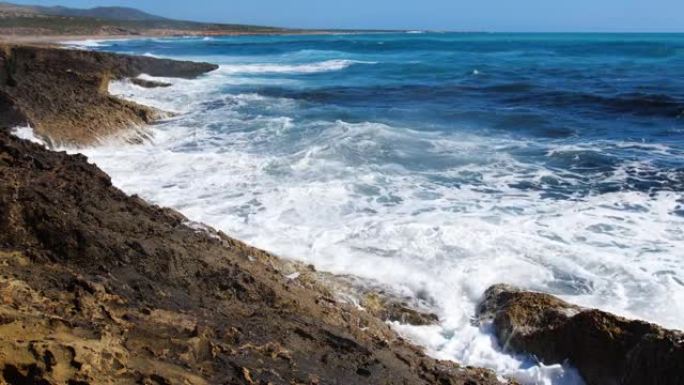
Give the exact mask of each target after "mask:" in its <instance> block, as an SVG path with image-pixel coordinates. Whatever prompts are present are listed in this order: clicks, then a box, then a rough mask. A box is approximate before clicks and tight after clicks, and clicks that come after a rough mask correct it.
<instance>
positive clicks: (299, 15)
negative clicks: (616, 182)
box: [9, 0, 684, 32]
mask: <svg viewBox="0 0 684 385" xmlns="http://www.w3.org/2000/svg"><path fill="white" fill-rule="evenodd" d="M9 1H12V0H9ZM14 2H16V3H23V4H40V5H56V4H59V5H66V6H72V7H92V6H100V5H120V6H129V7H135V8H139V9H143V10H145V11H148V12H151V13H155V14H159V15H162V16H167V17H173V18H181V19H191V20H200V21H216V22H227V23H248V24H262V25H274V26H285V27H303V28H377V29H382V28H397V29H439V30H456V31H550V32H557V31H577V32H587V31H597V32H603V31H606V32H610V31H627V32H639V31H641V32H658V31H662V32H684V0H469V1H464V0H419V1H415V0H414V1H406V0H404V1H402V0H223V1H219V0H146V1H139V0H138V1H133V0H102V1H100V0H52V1H41V0H35V1H21V0H18V1H17V0H15V1H14Z"/></svg>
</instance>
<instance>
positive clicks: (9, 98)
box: [0, 45, 218, 145]
mask: <svg viewBox="0 0 684 385" xmlns="http://www.w3.org/2000/svg"><path fill="white" fill-rule="evenodd" d="M216 68H218V66H216V65H214V64H209V63H194V62H184V61H174V60H167V59H157V58H151V57H139V56H127V55H116V54H111V53H104V52H91V51H82V50H68V49H60V48H47V47H30V46H11V45H0V128H3V127H14V126H18V125H26V124H30V125H31V126H32V127H33V129H34V131H35V132H36V134H38V135H39V136H42V137H44V138H47V139H49V141H50V142H52V143H64V144H69V145H85V144H92V143H94V142H96V141H97V140H98V139H101V138H104V137H107V136H110V135H113V134H116V133H118V132H120V131H121V130H124V129H127V128H130V127H132V126H142V125H145V124H148V123H150V122H152V121H154V120H156V119H158V118H159V117H160V116H161V115H162V114H161V113H160V111H157V110H155V109H153V108H150V107H145V106H141V105H139V104H136V103H133V102H129V101H125V100H121V99H118V98H115V97H112V96H111V95H109V93H108V88H109V87H108V86H109V82H110V80H112V79H123V78H130V77H133V78H134V77H136V76H138V75H140V74H148V75H151V76H164V77H180V78H193V77H196V76H199V75H201V74H204V73H206V72H209V71H212V70H214V69H216Z"/></svg>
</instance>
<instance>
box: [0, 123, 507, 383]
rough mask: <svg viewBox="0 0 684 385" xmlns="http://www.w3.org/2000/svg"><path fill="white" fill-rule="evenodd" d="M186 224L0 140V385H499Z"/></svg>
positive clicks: (81, 171) (280, 265)
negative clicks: (434, 356)
mask: <svg viewBox="0 0 684 385" xmlns="http://www.w3.org/2000/svg"><path fill="white" fill-rule="evenodd" d="M187 223H188V222H187V220H186V219H185V218H184V217H183V216H182V215H180V214H179V213H177V212H174V211H172V210H168V209H161V208H159V207H156V206H153V205H150V204H147V203H145V202H144V201H143V200H141V199H139V198H136V197H129V196H126V195H125V194H124V193H123V192H121V191H119V190H117V189H116V188H115V187H113V186H112V185H111V181H110V179H109V177H108V176H107V175H106V174H105V173H104V172H102V171H101V170H99V169H98V168H97V167H96V166H94V165H92V164H89V163H88V162H87V159H86V158H85V157H84V156H82V155H67V154H66V153H58V152H52V151H49V150H48V149H46V148H44V147H42V146H40V145H38V144H34V143H31V142H28V141H24V140H21V139H18V138H16V137H13V136H11V135H10V134H8V133H7V132H6V131H4V130H0V266H1V269H2V274H0V383H3V381H4V382H5V383H8V384H10V385H19V384H27V383H29V384H47V383H51V384H52V383H55V384H64V383H67V384H86V383H88V384H91V385H96V384H114V383H115V384H134V383H136V384H140V383H149V384H174V385H175V384H179V385H180V384H197V385H201V384H218V383H227V384H245V383H250V382H251V383H255V384H269V383H270V384H272V385H285V384H288V385H289V384H294V383H297V384H310V383H317V384H321V385H323V384H348V385H355V384H358V385H366V384H416V385H421V384H424V385H427V384H454V385H457V384H458V385H464V384H469V385H473V384H478V385H494V384H501V381H500V380H499V379H498V378H497V376H496V375H495V374H494V373H493V372H491V371H489V370H485V369H477V368H469V367H461V366H459V365H458V364H456V363H453V362H440V361H436V360H434V359H431V358H429V357H427V356H426V355H425V354H424V353H423V352H422V351H421V350H420V349H419V348H417V347H415V346H413V345H411V344H409V343H407V342H405V341H404V340H403V339H401V338H399V337H398V336H397V335H396V334H395V333H394V332H393V331H392V330H391V329H390V328H389V327H388V326H387V325H386V324H385V323H384V322H383V321H382V320H380V319H378V318H376V317H374V316H372V315H371V314H369V313H368V312H365V311H360V310H358V309H357V308H356V307H355V306H353V305H351V304H344V303H340V302H336V301H335V300H333V299H331V295H330V292H329V291H328V289H327V288H326V287H324V286H322V285H321V284H319V283H317V282H316V280H315V278H314V277H313V273H312V274H307V275H306V277H307V278H306V279H304V276H302V277H300V278H298V279H288V278H287V277H286V276H285V274H284V272H286V271H289V270H287V269H286V268H285V263H284V262H283V261H281V260H280V259H278V258H276V257H275V256H272V255H270V254H268V253H266V252H264V251H261V250H258V249H255V248H252V247H249V246H247V245H245V244H243V243H241V242H239V241H236V240H234V239H231V238H229V237H227V236H226V235H224V234H222V233H220V232H216V231H214V230H211V229H209V228H199V227H198V226H196V225H194V226H190V225H187ZM300 270H301V271H304V270H305V268H304V267H301V269H300Z"/></svg>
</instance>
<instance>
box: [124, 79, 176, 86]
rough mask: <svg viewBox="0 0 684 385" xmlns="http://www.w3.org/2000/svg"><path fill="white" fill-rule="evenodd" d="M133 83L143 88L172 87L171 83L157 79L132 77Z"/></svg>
mask: <svg viewBox="0 0 684 385" xmlns="http://www.w3.org/2000/svg"><path fill="white" fill-rule="evenodd" d="M130 81H131V83H133V84H135V85H137V86H140V87H143V88H166V87H171V86H172V84H171V83H165V82H158V81H156V80H146V79H140V78H131V79H130Z"/></svg>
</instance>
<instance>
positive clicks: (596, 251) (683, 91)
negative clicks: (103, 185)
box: [89, 33, 684, 384]
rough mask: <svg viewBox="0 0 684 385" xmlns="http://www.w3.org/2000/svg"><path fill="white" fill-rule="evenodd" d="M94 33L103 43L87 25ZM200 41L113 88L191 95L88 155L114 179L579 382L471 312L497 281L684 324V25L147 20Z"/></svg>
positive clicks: (447, 348)
mask: <svg viewBox="0 0 684 385" xmlns="http://www.w3.org/2000/svg"><path fill="white" fill-rule="evenodd" d="M91 43H93V42H91ZM91 46H93V47H94V48H95V49H101V50H108V51H116V52H125V53H134V54H148V55H154V56H163V57H172V58H179V59H191V60H204V61H209V62H213V63H217V64H219V65H220V69H219V70H217V71H215V72H213V73H211V74H209V75H207V76H204V77H202V78H200V79H197V80H192V81H187V80H173V79H169V81H171V82H173V83H174V85H173V86H172V87H170V88H166V89H156V90H146V89H142V88H140V87H137V86H134V85H132V84H130V83H127V82H123V83H118V84H115V85H113V87H112V92H114V93H116V94H119V95H121V96H123V97H127V98H131V99H134V100H137V101H139V102H141V103H148V104H151V105H154V106H157V107H159V108H162V109H165V110H169V111H174V112H177V113H179V115H178V116H177V117H175V118H173V119H171V120H169V121H166V122H163V123H161V124H159V125H156V126H154V127H153V128H152V131H153V133H154V135H155V138H154V140H153V142H152V143H148V144H146V145H143V146H124V147H121V146H120V145H117V146H112V147H108V146H105V147H103V148H98V149H93V150H91V151H89V155H90V156H91V157H92V158H93V159H95V161H96V162H98V164H100V165H101V166H102V167H104V168H105V170H107V171H108V172H109V173H110V174H111V175H112V176H113V178H114V181H115V183H116V184H117V185H119V186H120V187H122V188H124V189H125V190H126V191H130V192H135V193H139V194H141V195H142V196H144V197H146V198H147V199H151V200H153V201H155V202H158V203H160V204H164V205H170V206H173V207H176V208H178V209H180V210H181V211H183V212H184V213H185V214H186V215H188V216H189V217H190V218H192V219H194V220H198V221H203V222H206V223H209V224H211V225H214V226H216V227H219V228H221V229H223V230H225V231H226V232H228V233H230V234H233V235H235V236H237V237H239V238H242V239H244V240H247V241H249V242H251V243H253V244H255V245H257V246H260V247H263V248H266V249H269V250H272V251H275V252H277V253H279V254H281V255H284V256H286V257H290V258H295V259H298V260H302V261H306V262H309V263H314V264H315V265H316V266H317V267H318V268H319V269H321V270H327V271H331V272H334V273H348V274H355V275H357V276H360V277H363V278H367V279H370V280H373V281H375V282H376V283H379V284H381V285H384V286H386V287H387V288H388V290H393V291H396V292H397V293H399V294H401V295H404V296H406V297H407V298H412V299H413V301H414V302H415V304H416V305H417V306H424V307H428V308H430V309H431V310H433V311H436V312H437V313H438V314H440V317H441V319H442V320H443V324H442V325H441V326H440V328H438V329H420V328H410V327H407V326H400V325H395V326H396V327H397V328H399V329H400V330H401V331H402V332H403V333H406V335H407V336H409V337H411V338H414V339H415V340H416V341H418V342H419V343H421V344H423V345H425V346H427V347H428V348H429V349H430V351H431V352H432V353H433V354H435V355H437V356H439V357H442V358H454V359H457V360H459V361H463V362H465V363H468V364H473V365H487V366H491V367H493V368H496V369H497V370H499V371H500V372H502V373H506V374H511V375H514V376H516V377H517V378H520V379H521V380H522V381H524V382H527V383H540V384H541V383H555V384H560V383H577V382H576V381H575V380H574V379H573V377H572V376H571V375H570V374H568V373H570V372H568V371H566V370H564V369H563V368H548V367H546V368H543V367H538V366H536V365H530V362H529V361H527V362H526V361H525V360H524V359H521V358H512V357H508V356H506V355H504V354H502V353H501V352H500V351H499V350H498V347H497V346H496V344H494V343H493V342H492V340H491V338H490V336H489V335H488V334H487V332H486V330H485V329H479V328H477V327H474V326H473V325H472V324H471V322H470V317H472V314H473V310H474V306H475V303H476V302H477V301H478V299H479V296H480V295H481V294H482V292H483V291H484V289H485V288H486V287H487V286H488V285H490V284H493V283H499V282H507V283H511V284H515V285H518V286H522V287H526V288H530V289H535V290H543V291H547V292H551V293H554V294H557V295H560V296H563V297H564V298H567V299H568V300H571V301H573V302H577V303H580V304H583V305H587V306H595V307H600V308H603V309H607V310H611V311H614V312H618V313H621V314H625V315H628V316H634V317H640V318H644V319H649V320H652V321H656V322H660V323H663V324H666V325H668V326H672V327H679V328H681V327H684V323H682V320H681V314H684V251H683V250H684V198H683V195H682V192H683V191H684V35H676V34H672V35H665V34H630V35H619V34H615V35H608V34H437V33H424V34H405V33H402V34H367V35H320V36H257V37H246V36H243V37H221V38H211V39H201V38H188V39H182V38H177V39H143V40H130V41H115V42H100V43H97V44H91Z"/></svg>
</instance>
